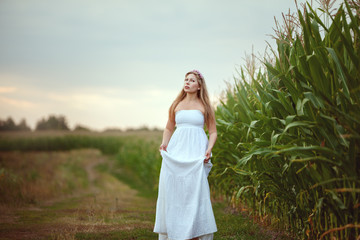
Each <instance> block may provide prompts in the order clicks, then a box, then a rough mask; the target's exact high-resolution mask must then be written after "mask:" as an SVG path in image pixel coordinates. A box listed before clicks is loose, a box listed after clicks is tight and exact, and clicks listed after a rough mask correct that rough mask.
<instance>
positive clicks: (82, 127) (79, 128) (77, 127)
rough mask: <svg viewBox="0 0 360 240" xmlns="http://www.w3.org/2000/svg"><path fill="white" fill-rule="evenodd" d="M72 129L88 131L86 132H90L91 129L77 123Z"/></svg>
mask: <svg viewBox="0 0 360 240" xmlns="http://www.w3.org/2000/svg"><path fill="white" fill-rule="evenodd" d="M73 131H88V132H90V131H91V130H90V128H88V127H85V126H82V125H80V124H77V125H76V126H75V128H74V130H73Z"/></svg>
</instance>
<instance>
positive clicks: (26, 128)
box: [16, 118, 31, 131]
mask: <svg viewBox="0 0 360 240" xmlns="http://www.w3.org/2000/svg"><path fill="white" fill-rule="evenodd" d="M16 128H17V129H18V130H20V131H31V128H30V127H29V126H28V125H27V124H26V120H25V118H23V119H21V121H20V123H19V124H18V125H17V126H16Z"/></svg>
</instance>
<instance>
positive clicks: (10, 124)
mask: <svg viewBox="0 0 360 240" xmlns="http://www.w3.org/2000/svg"><path fill="white" fill-rule="evenodd" d="M0 128H1V130H2V131H14V130H16V124H15V122H14V120H13V119H12V118H11V117H8V118H7V119H6V120H0Z"/></svg>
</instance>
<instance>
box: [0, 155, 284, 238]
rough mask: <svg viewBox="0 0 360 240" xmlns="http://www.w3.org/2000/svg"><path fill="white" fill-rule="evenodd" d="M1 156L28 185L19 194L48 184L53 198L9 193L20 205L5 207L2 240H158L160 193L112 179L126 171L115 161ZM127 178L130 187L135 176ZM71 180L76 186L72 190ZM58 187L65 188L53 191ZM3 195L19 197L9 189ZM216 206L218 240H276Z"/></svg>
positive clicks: (23, 184) (0, 219)
mask: <svg viewBox="0 0 360 240" xmlns="http://www.w3.org/2000/svg"><path fill="white" fill-rule="evenodd" d="M1 157H2V158H1V159H3V160H4V159H7V160H9V159H10V160H11V161H5V162H6V163H4V161H3V160H2V161H1V163H2V167H3V168H4V169H6V171H8V172H10V171H11V172H12V174H13V175H14V176H17V178H23V179H27V180H29V181H19V185H17V187H18V188H19V189H26V188H28V191H27V192H31V189H32V188H33V187H34V186H33V185H34V184H37V183H39V181H40V179H44V180H46V181H47V182H48V184H41V189H42V190H41V191H40V192H43V193H48V192H51V194H40V195H39V196H35V197H34V201H32V202H29V201H23V202H21V201H20V200H17V199H16V198H17V197H18V196H17V195H16V194H10V195H11V196H13V197H14V199H13V200H15V202H19V201H20V202H21V204H13V203H12V202H11V201H7V202H3V203H2V210H4V211H1V212H0V239H157V235H156V234H155V233H153V232H152V229H153V224H154V219H155V205H156V193H155V194H154V191H152V192H151V193H149V194H143V193H141V192H142V191H143V190H144V189H145V190H144V191H145V192H146V191H147V190H146V189H147V187H146V185H143V188H142V187H141V186H142V185H141V184H140V185H133V188H131V187H129V186H128V185H127V184H124V183H123V182H122V181H119V179H118V178H117V177H119V176H120V174H117V175H116V174H115V175H113V174H112V173H113V171H118V172H121V171H123V172H126V170H124V169H118V168H117V167H114V164H115V163H116V161H117V158H116V157H115V156H113V157H109V156H104V155H102V154H101V153H100V152H99V151H97V150H91V149H83V150H75V151H66V152H28V153H21V152H7V153H1ZM76 166H77V167H76ZM26 169H28V170H26ZM26 173H28V174H26ZM49 173H51V174H49ZM125 175H126V176H127V181H129V182H130V181H131V176H134V175H132V174H130V173H127V174H125ZM34 176H35V177H34ZM31 179H32V180H31ZM30 180H31V181H30ZM69 181H70V182H77V183H76V184H75V183H74V184H75V185H73V186H72V187H69V186H68V183H67V182H69ZM59 182H62V183H61V184H60V183H59ZM84 183H86V184H84ZM54 186H58V187H59V186H62V188H61V187H59V188H56V189H55V190H59V191H54V189H53V188H54ZM139 186H140V187H139ZM134 188H136V189H134ZM61 189H65V190H61ZM3 191H4V192H3V193H6V192H11V191H15V192H18V190H14V189H10V188H8V189H3ZM25 192H26V191H25ZM213 207H214V213H215V217H216V220H217V225H218V229H219V231H218V232H217V233H215V238H214V239H255V240H257V239H258V240H260V239H261V240H264V239H274V238H273V236H274V234H273V233H272V232H269V231H267V230H264V229H263V228H262V227H261V226H259V225H257V224H253V223H252V221H251V220H250V219H249V218H247V217H244V216H242V215H241V214H239V213H236V212H232V211H231V210H230V209H229V208H227V207H226V204H225V203H223V202H222V203H221V202H215V203H214V205H213ZM276 239H281V238H276Z"/></svg>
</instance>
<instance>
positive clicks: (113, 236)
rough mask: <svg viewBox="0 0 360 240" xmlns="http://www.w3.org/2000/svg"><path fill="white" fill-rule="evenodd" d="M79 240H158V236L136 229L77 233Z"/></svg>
mask: <svg viewBox="0 0 360 240" xmlns="http://www.w3.org/2000/svg"><path fill="white" fill-rule="evenodd" d="M75 239H78V240H85V239H86V240H103V239H108V240H132V239H134V240H135V239H137V240H152V239H153V240H156V239H158V236H157V235H156V234H154V233H152V232H150V231H149V230H148V229H146V228H138V227H137V228H134V229H131V230H122V231H114V232H109V233H77V234H75Z"/></svg>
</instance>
